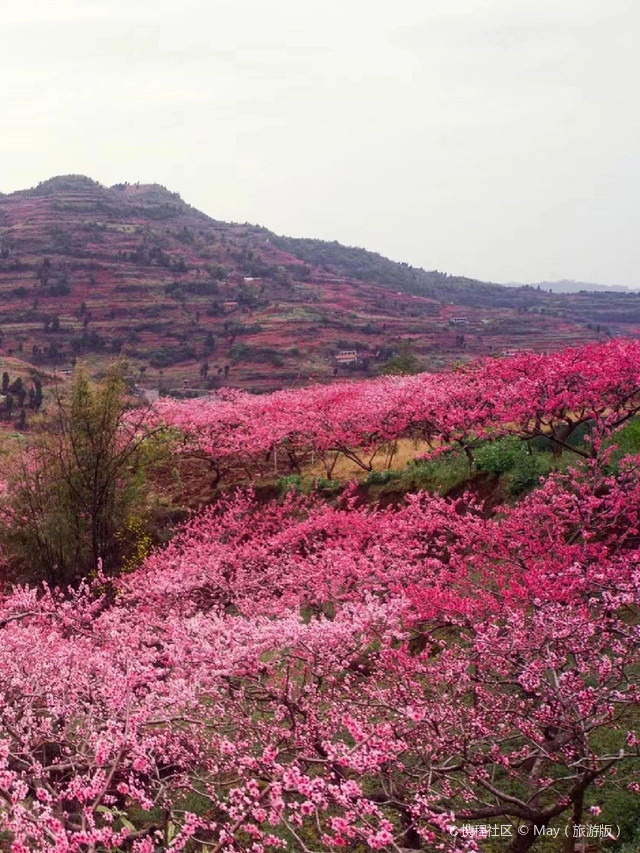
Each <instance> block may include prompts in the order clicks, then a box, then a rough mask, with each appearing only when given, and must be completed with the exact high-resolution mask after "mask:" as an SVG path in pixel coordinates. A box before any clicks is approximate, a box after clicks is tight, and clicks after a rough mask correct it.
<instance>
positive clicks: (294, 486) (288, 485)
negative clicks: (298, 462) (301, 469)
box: [276, 474, 302, 494]
mask: <svg viewBox="0 0 640 853" xmlns="http://www.w3.org/2000/svg"><path fill="white" fill-rule="evenodd" d="M276 486H277V487H278V489H279V490H280V491H281V492H282V493H283V494H287V492H301V491H302V477H301V476H300V474H286V475H283V476H282V477H278V479H277V480H276Z"/></svg>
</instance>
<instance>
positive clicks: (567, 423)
mask: <svg viewBox="0 0 640 853" xmlns="http://www.w3.org/2000/svg"><path fill="white" fill-rule="evenodd" d="M638 411H640V342H638V341H620V340H615V341H612V342H610V343H607V344H604V345H602V344H590V345H588V346H584V347H580V348H576V349H567V350H565V351H563V352H558V353H553V354H550V355H536V354H533V353H525V354H522V355H518V356H516V357H514V358H503V359H491V360H487V361H483V362H479V363H477V364H475V365H472V366H467V367H465V368H461V369H460V370H458V371H455V372H453V373H448V374H427V373H423V374H419V375H417V376H403V377H385V378H382V379H377V380H372V381H367V382H354V383H345V384H338V385H328V386H316V387H312V388H305V389H297V390H288V391H281V392H278V393H275V394H270V395H265V396H253V395H250V394H243V393H239V392H229V391H226V392H222V393H220V394H218V395H216V396H213V397H210V398H207V399H200V400H188V401H176V400H168V399H167V400H161V401H159V402H158V404H157V409H156V414H157V419H158V423H160V424H165V425H167V426H169V427H172V428H174V429H175V430H176V431H177V432H178V433H179V434H180V436H181V437H182V442H183V443H182V450H183V452H185V453H190V454H194V455H197V456H200V457H202V458H204V459H207V460H208V462H209V463H210V465H211V467H212V470H213V471H214V472H215V479H216V483H217V482H219V481H220V480H227V481H237V480H238V478H246V479H249V480H252V479H255V478H256V477H260V476H264V475H266V474H272V473H273V472H274V471H275V472H276V473H278V472H279V473H286V472H297V473H299V472H300V471H301V470H302V469H303V468H304V467H305V466H307V465H309V463H311V462H322V463H323V464H324V467H325V469H326V472H327V475H328V476H331V473H332V471H333V469H334V467H335V465H336V462H337V461H338V459H340V457H344V458H347V459H350V460H352V461H353V462H355V463H356V464H357V465H359V466H360V467H361V468H362V469H363V470H365V471H366V470H372V467H373V464H374V460H375V459H376V457H381V456H383V455H384V456H385V458H386V462H387V464H388V466H390V465H391V464H392V461H393V456H394V450H395V443H396V441H397V440H398V439H399V438H401V437H408V438H412V439H415V440H416V441H417V442H418V441H420V442H424V443H425V445H426V447H427V448H428V449H430V452H438V450H439V449H442V448H443V447H449V446H452V445H453V446H458V447H462V448H463V449H464V450H465V451H466V452H467V454H468V455H471V454H472V451H473V446H474V444H475V443H477V441H479V440H482V439H483V438H487V437H495V436H498V435H501V434H513V435H517V436H520V437H521V438H522V439H524V440H527V439H531V438H534V437H535V436H539V435H545V436H547V437H548V438H549V439H550V440H551V441H552V442H553V444H554V446H555V448H556V449H558V450H561V449H563V448H569V449H571V450H574V451H575V452H576V453H578V454H582V455H586V456H588V455H590V452H589V451H585V450H575V448H574V447H572V446H571V445H569V444H568V443H567V440H568V439H569V438H570V437H571V434H572V433H573V432H574V431H575V429H576V428H577V427H578V426H580V425H581V424H584V423H586V422H594V424H595V428H596V429H597V430H598V429H599V430H600V431H603V430H604V431H610V430H611V429H614V428H615V427H616V426H619V425H620V424H622V423H624V422H625V421H626V420H627V419H628V418H630V417H631V416H633V415H634V414H635V413H636V412H638ZM427 452H429V450H428V451H427Z"/></svg>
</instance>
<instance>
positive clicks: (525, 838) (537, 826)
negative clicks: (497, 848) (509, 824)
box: [506, 821, 547, 853]
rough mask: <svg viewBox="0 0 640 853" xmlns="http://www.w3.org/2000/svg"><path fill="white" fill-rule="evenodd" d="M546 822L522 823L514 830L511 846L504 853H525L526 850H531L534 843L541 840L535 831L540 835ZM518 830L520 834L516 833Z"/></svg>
mask: <svg viewBox="0 0 640 853" xmlns="http://www.w3.org/2000/svg"><path fill="white" fill-rule="evenodd" d="M546 825H547V824H546V821H545V822H541V823H523V824H521V825H520V826H519V827H518V829H517V830H516V837H515V838H514V839H513V841H512V842H511V844H510V845H509V846H508V847H507V851H506V853H526V851H527V850H531V848H532V847H533V845H534V844H535V843H536V841H537V840H538V839H539V838H541V837H542V836H541V835H539V834H538V835H536V833H535V830H537V831H538V833H540V832H541V831H542V830H543V829H544V828H545V826H546ZM523 829H526V830H527V831H526V833H525V832H522V830H523ZM518 830H520V831H521V832H522V834H521V833H520V832H518Z"/></svg>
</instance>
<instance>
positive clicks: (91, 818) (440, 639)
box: [0, 345, 640, 853]
mask: <svg viewBox="0 0 640 853" xmlns="http://www.w3.org/2000/svg"><path fill="white" fill-rule="evenodd" d="M618 346H619V347H620V348H619V349H617V350H616V349H615V347H613V346H609V345H607V347H604V348H603V349H604V350H605V352H604V353H603V354H602V360H603V361H602V362H601V363H605V361H606V359H607V358H611V359H612V363H614V362H615V363H617V359H619V358H621V355H620V353H621V352H622V347H623V345H618ZM624 346H628V347H629V353H630V354H632V353H633V351H634V348H633V347H631V346H630V345H624ZM616 353H617V354H616ZM592 355H593V359H595V357H596V354H595V352H594V353H592ZM562 357H563V358H564V359H565V361H564V362H563V364H564V365H565V376H567V377H569V368H568V365H569V364H571V363H573V365H574V367H573V371H574V372H573V373H572V374H571V383H570V384H571V385H572V387H573V385H575V386H579V385H580V383H579V382H577V379H576V377H577V376H578V371H579V366H578V365H579V362H572V361H571V355H570V354H569V353H566V354H563V356H562ZM541 358H542V357H541ZM549 358H551V357H549ZM593 359H592V360H591V361H589V362H587V361H585V360H584V357H583V362H582V363H583V364H584V365H585V371H586V374H585V376H586V378H585V384H587V383H588V382H591V381H593V383H595V382H596V378H595V374H594V375H593V376H592V375H591V372H590V371H591V365H592V364H593ZM491 368H493V365H489V366H485V367H482V368H479V369H478V370H487V371H490V369H491ZM495 369H496V370H498V368H497V367H496V368H495ZM500 369H501V370H503V369H504V370H506V369H507V368H506V367H504V368H503V367H500ZM541 370H542V368H541ZM550 374H551V375H550V376H549V377H548V379H547V380H546V384H545V388H546V391H545V394H547V395H548V396H549V397H550V392H549V389H550V387H551V385H552V384H553V382H556V383H559V382H560V380H559V378H558V376H559V374H558V373H557V372H555V371H552V370H551V369H550ZM472 375H473V376H474V379H473V381H474V382H475V381H477V377H475V374H472ZM463 376H464V374H463ZM554 377H555V378H554ZM590 377H591V379H590ZM423 381H426V380H423ZM443 381H444V380H443ZM451 381H455V382H458V381H460V382H462V381H463V380H462V379H459V378H458V377H457V376H456V377H452V378H451ZM487 381H489V380H487ZM527 381H530V382H531V383H533V382H534V380H533V379H531V380H527ZM567 382H569V380H567ZM616 382H617V383H618V384H617V385H616V386H615V388H614V387H613V386H614V382H613V380H611V381H610V383H609V385H605V384H604V383H603V387H602V394H603V397H606V399H603V400H601V401H600V402H598V400H597V399H596V395H595V391H593V390H591V391H589V392H588V393H587V391H586V390H585V389H583V390H582V391H579V390H576V391H575V395H577V394H579V393H582V395H583V396H582V400H583V405H582V407H579V406H578V400H577V396H574V397H573V398H571V399H570V393H569V391H567V392H566V394H565V395H561V394H560V392H559V391H557V392H554V394H556V396H557V401H556V402H554V400H555V398H554V400H550V403H549V408H548V411H546V412H543V411H542V407H541V410H540V422H539V425H538V426H537V425H536V424H535V423H534V422H533V421H532V419H531V418H530V419H529V420H528V421H527V422H526V424H525V423H524V421H522V422H521V426H523V427H526V429H530V430H532V431H533V430H535V429H539V428H542V427H544V429H545V430H546V429H547V428H548V427H549V425H551V426H552V427H553V428H555V424H556V421H554V420H553V418H556V419H557V422H558V423H560V421H561V419H562V418H565V419H566V418H567V417H571V418H572V419H579V418H581V417H586V416H587V415H588V416H589V417H590V418H593V417H594V416H595V417H596V418H599V419H600V422H601V423H602V429H603V430H604V431H607V430H609V431H610V430H611V429H612V428H613V426H614V425H616V424H619V423H621V422H622V421H623V420H624V418H625V417H626V412H627V411H628V410H630V409H631V407H632V405H633V399H634V398H633V396H627V398H626V399H625V400H624V401H622V399H621V398H622V393H623V385H624V384H625V383H628V385H627V386H626V387H627V390H628V389H629V388H630V386H631V378H627V379H625V378H624V377H623V378H620V377H617V378H616ZM505 385H508V383H506V382H505ZM345 387H347V388H351V386H345ZM376 387H377V385H376V383H369V390H366V389H365V390H364V391H363V392H362V393H363V394H365V393H373V392H372V391H370V389H371V388H376ZM332 390H333V391H334V392H335V393H338V392H337V391H336V389H332ZM298 393H302V392H298ZM309 393H317V394H320V392H318V391H315V390H314V391H313V392H309ZM340 393H346V391H341V392H340ZM470 393H471V392H470ZM572 393H573V392H572ZM589 395H590V396H589ZM607 395H608V396H607ZM616 395H619V396H620V399H619V400H618V403H619V404H618V405H617V407H616V406H615V405H614V404H615V400H616V399H617V397H616ZM408 396H410V395H408V393H407V397H408ZM539 397H540V398H544V399H546V397H545V396H544V394H543V392H542V390H539ZM561 399H562V402H563V405H564V409H563V410H562V411H561V409H560V400H561ZM233 404H234V403H233V401H232V400H229V401H224V403H223V405H224V406H225V407H226V408H225V411H226V412H227V416H228V417H230V415H231V410H232V406H233ZM245 404H246V401H245V400H244V399H241V400H240V401H239V403H238V405H239V406H240V407H242V406H244V405H245ZM247 405H248V404H247ZM265 405H267V404H266V402H265ZM380 406H381V409H380V413H381V415H382V414H384V413H383V412H382V403H381V404H380ZM523 406H524V403H523ZM553 406H555V407H556V408H555V409H553V416H552V415H551V414H550V412H551V410H552V407H553ZM196 408H197V407H196ZM345 411H346V407H345ZM523 412H524V409H523V410H522V413H523ZM522 413H521V412H519V411H512V412H511V415H510V420H509V422H508V423H507V421H506V418H505V419H504V421H503V422H500V420H499V419H498V420H497V421H496V424H495V426H494V428H495V429H496V430H497V431H498V432H499V431H500V430H502V429H503V428H504V429H512V428H514V426H513V425H514V424H516V423H517V419H518V417H519V416H520V414H522ZM522 416H523V417H524V414H522ZM274 418H275V416H274ZM263 427H264V424H262V425H261V424H255V429H256V431H259V430H260V429H262V428H263ZM486 427H487V429H488V428H489V424H488V422H487V425H486ZM614 437H615V436H614ZM227 438H229V430H228V431H227ZM561 440H564V439H561ZM593 446H594V450H593V454H591V455H589V458H585V459H579V458H578V457H576V467H575V468H574V469H571V470H569V472H568V473H565V474H554V475H552V476H551V477H550V478H549V479H548V480H547V481H546V482H545V483H544V484H542V485H541V486H540V488H538V489H536V490H535V491H533V492H532V493H531V494H530V495H528V496H527V497H526V498H524V499H523V500H522V501H521V502H519V503H518V504H516V505H515V506H504V507H501V508H500V509H499V510H498V511H497V512H495V513H493V514H491V515H489V514H488V513H487V512H485V511H484V510H483V507H482V506H480V505H478V504H476V503H474V501H473V499H472V498H471V497H470V496H467V497H464V498H460V499H457V500H450V499H445V498H440V497H434V496H432V495H428V494H425V493H419V494H415V495H409V496H407V500H406V503H405V504H404V505H402V506H399V507H394V508H386V509H382V508H379V507H375V506H373V507H372V506H367V505H363V504H361V503H360V502H358V500H357V498H356V494H355V492H352V491H350V490H349V489H347V490H346V491H345V493H344V494H343V495H342V497H341V498H340V499H339V501H338V502H337V503H336V505H328V504H325V503H322V502H321V501H320V500H319V499H317V498H309V497H303V496H298V495H288V496H287V497H286V498H285V499H284V500H283V501H281V502H277V501H273V502H271V503H267V504H259V503H258V502H257V501H256V500H255V499H254V497H253V495H252V493H251V492H250V491H248V492H244V493H243V492H236V493H234V494H233V495H230V496H227V497H226V498H224V499H223V500H221V501H219V502H218V503H217V504H216V505H215V506H213V507H211V508H209V509H207V510H205V511H204V512H202V513H201V514H199V515H197V516H195V517H194V518H192V520H191V521H189V522H188V523H187V524H185V525H184V526H183V527H182V529H181V530H180V531H179V533H178V534H177V536H176V537H175V538H174V539H173V541H172V542H171V543H170V544H169V545H168V546H166V547H165V548H163V549H158V550H156V551H154V552H153V553H152V554H150V555H149V556H148V557H147V559H146V560H145V562H144V563H143V565H142V566H140V567H139V568H138V569H136V570H135V571H134V572H132V573H130V574H128V575H125V576H123V577H122V578H121V579H120V581H119V582H118V583H117V586H116V587H115V589H114V588H112V587H111V586H108V585H105V584H104V582H103V581H102V579H100V578H99V579H98V580H97V581H96V583H95V584H94V585H93V586H84V587H82V588H80V589H79V590H77V591H76V592H74V593H66V594H62V593H61V592H57V591H54V590H49V589H44V590H42V589H32V588H16V589H14V590H13V591H10V592H7V594H6V595H5V596H4V598H3V599H2V600H1V601H0V632H1V638H2V642H1V643H0V829H2V830H3V831H4V832H5V833H6V838H7V844H8V845H9V848H10V849H11V850H13V851H16V853H24V851H44V853H47V851H48V853H54V851H55V853H57V851H73V852H74V853H90V852H91V853H98V851H116V850H121V851H132V853H154V851H161V850H188V851H217V853H223V852H224V853H248V851H251V853H263V851H264V853H269V851H277V850H293V851H300V853H306V851H318V853H320V851H338V850H340V849H342V850H352V851H361V850H383V851H395V853H397V851H407V850H423V851H431V850H443V851H451V853H453V851H460V850H468V851H473V850H483V849H487V850H489V849H491V850H494V849H496V848H495V847H492V848H489V847H483V844H486V843H487V842H485V841H483V839H482V837H480V836H479V835H473V834H469V835H468V836H466V835H464V836H463V835H461V834H458V835H456V834H455V829H456V828H459V827H461V826H463V825H469V824H481V825H486V824H488V823H491V822H492V821H495V822H497V823H499V824H502V825H504V824H509V825H511V826H512V827H513V828H514V832H513V835H512V837H511V838H507V839H505V841H504V845H503V847H502V848H499V849H503V850H509V851H511V853H517V851H526V850H528V849H530V848H532V847H534V845H535V844H536V843H537V839H538V838H539V837H540V832H541V831H542V830H543V829H544V828H546V827H553V826H559V825H562V826H564V825H565V824H567V823H568V822H573V823H574V824H575V825H578V824H580V823H581V822H582V820H583V817H584V815H585V814H586V813H588V810H589V804H590V803H595V808H597V807H598V806H599V805H603V806H604V807H605V808H606V796H607V792H608V791H609V790H611V789H612V788H613V787H615V788H616V789H619V790H622V791H625V792H627V793H626V795H627V796H632V795H633V792H635V791H638V792H640V751H639V746H638V744H639V743H640V695H639V689H640V683H639V674H640V644H639V642H638V640H639V636H638V634H639V631H640V624H639V620H638V613H639V608H640V550H639V545H640V457H632V456H629V457H626V458H625V459H624V460H622V462H620V464H619V465H618V466H612V465H611V463H610V455H611V447H609V448H608V449H607V450H603V448H602V446H601V444H600V442H599V441H598V440H596V441H595V442H594V445H593ZM517 829H520V830H524V832H522V833H518V832H517V831H516V830H517ZM534 830H537V833H536V832H534ZM492 843H493V842H492ZM569 849H570V848H569Z"/></svg>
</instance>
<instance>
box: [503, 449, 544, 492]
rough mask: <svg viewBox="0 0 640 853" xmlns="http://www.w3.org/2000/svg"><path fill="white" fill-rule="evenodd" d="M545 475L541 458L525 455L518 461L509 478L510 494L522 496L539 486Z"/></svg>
mask: <svg viewBox="0 0 640 853" xmlns="http://www.w3.org/2000/svg"><path fill="white" fill-rule="evenodd" d="M543 473H544V471H543V469H542V465H541V464H540V457H539V456H535V455H534V454H528V453H525V454H523V455H522V456H520V457H519V458H518V459H516V461H515V464H514V466H513V468H512V470H511V474H510V477H509V492H510V493H511V494H512V495H521V494H522V493H523V492H526V491H527V489H530V488H532V487H533V486H536V485H537V484H538V481H539V479H540V477H541V476H542V474H543Z"/></svg>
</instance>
